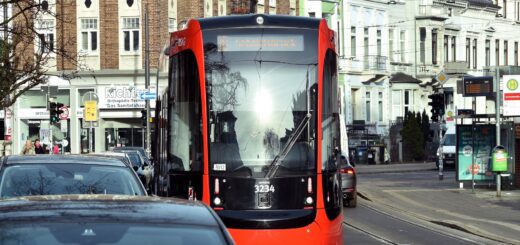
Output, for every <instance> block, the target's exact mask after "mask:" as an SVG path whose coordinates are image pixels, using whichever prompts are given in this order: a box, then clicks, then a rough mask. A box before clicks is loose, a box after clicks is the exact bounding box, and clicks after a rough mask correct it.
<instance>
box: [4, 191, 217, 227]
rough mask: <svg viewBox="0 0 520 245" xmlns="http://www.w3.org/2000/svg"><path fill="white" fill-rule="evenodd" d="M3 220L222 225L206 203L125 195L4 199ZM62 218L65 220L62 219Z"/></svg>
mask: <svg viewBox="0 0 520 245" xmlns="http://www.w3.org/2000/svg"><path fill="white" fill-rule="evenodd" d="M0 213H1V214H2V215H0V223H3V222H6V221H30V220H49V221H72V222H73V221H74V219H78V220H81V221H84V222H87V221H90V222H93V221H96V222H122V223H130V222H136V223H154V224H160V223H163V224H165V223H167V224H182V225H199V226H214V227H218V226H219V224H221V223H220V221H219V220H217V216H216V215H215V214H214V213H213V212H212V211H211V210H210V209H209V208H207V207H206V206H205V205H204V204H202V203H200V202H197V201H188V200H184V199H173V198H160V197H150V196H123V195H53V196H29V197H18V198H11V199H4V200H2V201H0ZM60 219H62V220H60Z"/></svg>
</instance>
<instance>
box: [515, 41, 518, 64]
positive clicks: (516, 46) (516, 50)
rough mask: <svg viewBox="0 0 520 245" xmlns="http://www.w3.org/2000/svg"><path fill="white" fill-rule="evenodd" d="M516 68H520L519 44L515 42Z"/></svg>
mask: <svg viewBox="0 0 520 245" xmlns="http://www.w3.org/2000/svg"><path fill="white" fill-rule="evenodd" d="M515 66H518V42H515Z"/></svg>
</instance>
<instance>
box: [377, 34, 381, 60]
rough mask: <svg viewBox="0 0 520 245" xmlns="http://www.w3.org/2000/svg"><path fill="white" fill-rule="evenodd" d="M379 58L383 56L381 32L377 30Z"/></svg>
mask: <svg viewBox="0 0 520 245" xmlns="http://www.w3.org/2000/svg"><path fill="white" fill-rule="evenodd" d="M377 56H381V30H377Z"/></svg>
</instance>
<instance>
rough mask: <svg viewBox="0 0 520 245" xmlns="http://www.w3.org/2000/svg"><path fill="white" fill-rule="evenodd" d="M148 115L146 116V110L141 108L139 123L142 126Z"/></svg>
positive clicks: (144, 124)
mask: <svg viewBox="0 0 520 245" xmlns="http://www.w3.org/2000/svg"><path fill="white" fill-rule="evenodd" d="M147 119H148V117H147V116H146V110H141V123H142V125H143V126H146V120H147Z"/></svg>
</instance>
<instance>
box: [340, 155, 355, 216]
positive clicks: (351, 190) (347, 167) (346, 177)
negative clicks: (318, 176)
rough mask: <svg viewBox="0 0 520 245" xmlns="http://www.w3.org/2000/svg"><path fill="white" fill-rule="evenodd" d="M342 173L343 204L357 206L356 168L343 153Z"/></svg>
mask: <svg viewBox="0 0 520 245" xmlns="http://www.w3.org/2000/svg"><path fill="white" fill-rule="evenodd" d="M340 173H341V190H342V192H343V206H345V207H351V208H355V207H356V206H357V188H356V178H357V177H356V169H355V168H354V166H352V165H351V164H350V162H349V161H348V159H347V157H345V156H343V155H341V168H340Z"/></svg>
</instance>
